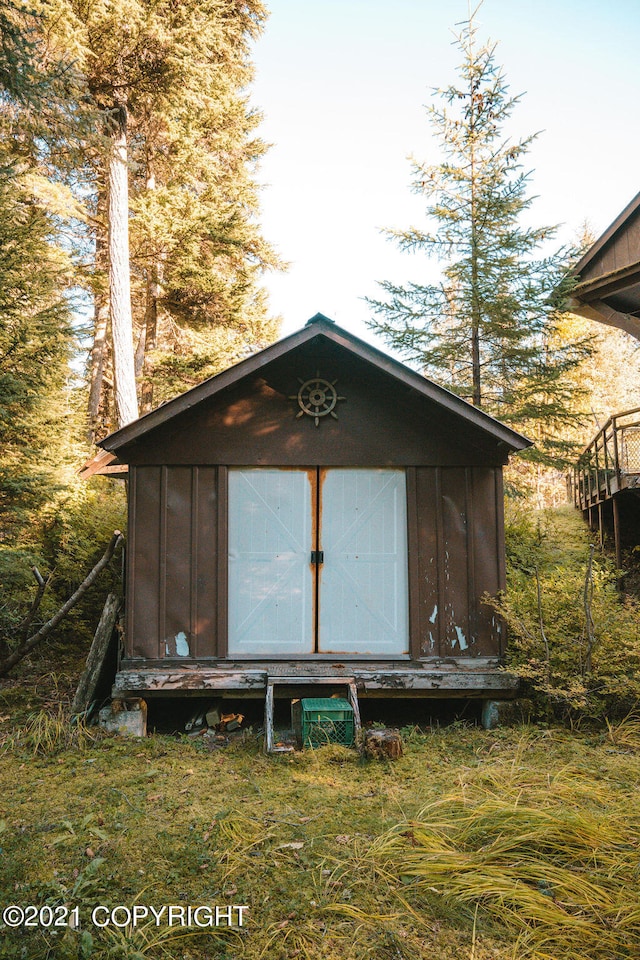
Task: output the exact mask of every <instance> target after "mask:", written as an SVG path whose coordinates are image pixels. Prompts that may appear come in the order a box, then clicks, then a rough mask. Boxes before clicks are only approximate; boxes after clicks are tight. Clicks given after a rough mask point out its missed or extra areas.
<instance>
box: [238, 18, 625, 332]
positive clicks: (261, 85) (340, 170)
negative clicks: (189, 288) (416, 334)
mask: <svg viewBox="0 0 640 960" xmlns="http://www.w3.org/2000/svg"><path fill="white" fill-rule="evenodd" d="M267 5H268V7H269V9H270V17H269V19H268V21H267V23H266V27H265V30H264V33H263V35H262V37H261V38H260V39H259V40H258V41H257V43H256V44H255V47H254V53H253V61H254V64H255V68H256V78H255V82H254V84H253V87H252V96H251V101H252V103H253V105H254V106H256V107H257V108H258V109H260V110H261V111H262V113H263V116H264V120H263V123H262V125H261V127H260V135H261V136H262V138H263V139H264V140H266V141H267V142H268V143H270V144H271V145H272V146H271V149H270V150H269V152H268V154H267V155H266V157H265V158H264V160H263V161H262V165H261V169H260V175H259V179H260V181H261V183H262V184H263V189H262V194H261V196H262V216H261V223H262V227H263V233H264V236H265V237H266V239H267V240H269V241H270V242H271V243H272V244H273V245H274V246H275V247H276V249H277V250H278V252H279V254H280V256H281V257H282V258H283V259H284V260H286V261H287V262H288V263H289V269H288V271H287V272H285V273H281V274H272V275H270V276H268V277H267V280H266V287H267V289H268V291H269V295H270V302H271V308H272V311H273V312H274V313H277V314H280V315H281V316H282V318H283V325H282V334H283V335H285V334H288V333H291V332H293V331H294V330H297V329H299V328H300V327H302V326H303V325H304V323H305V322H306V321H307V320H308V319H309V317H311V316H312V315H313V314H315V313H317V312H320V313H324V314H325V315H326V316H329V317H331V318H332V319H334V320H335V321H336V322H337V323H339V324H340V325H341V326H343V327H345V328H346V329H347V330H349V331H351V332H352V333H354V334H356V335H357V336H360V337H364V338H365V339H368V340H372V342H377V343H378V345H380V341H376V339H375V337H373V336H372V334H371V333H370V332H369V331H368V328H367V326H366V322H367V319H368V318H369V317H370V316H371V310H370V308H369V307H368V306H367V304H366V303H365V301H364V297H367V296H370V297H374V298H375V297H376V296H377V295H378V294H379V289H378V287H377V283H378V282H379V281H382V280H391V281H393V282H397V283H403V284H404V283H406V282H408V281H410V280H418V281H422V282H424V281H425V280H426V281H428V282H432V281H434V280H436V279H437V275H438V266H437V264H434V263H432V262H431V261H428V260H425V259H424V257H423V256H422V255H421V254H420V253H417V254H407V253H402V252H400V251H399V250H398V249H397V248H396V247H395V246H394V245H393V243H392V242H391V241H389V240H388V239H386V238H385V237H384V235H383V234H382V232H381V231H382V229H383V228H385V227H387V228H405V227H408V226H409V225H412V224H413V225H416V226H420V227H425V226H426V219H425V217H424V207H425V201H424V199H421V198H420V197H418V196H417V195H415V194H413V193H412V192H411V169H410V162H409V159H408V157H409V156H410V155H413V156H415V157H416V159H418V160H421V161H427V162H437V161H438V158H439V155H438V145H437V142H436V141H435V139H434V137H433V134H432V131H431V129H430V127H429V124H428V121H427V115H426V110H425V105H426V104H428V103H430V102H433V94H432V91H433V89H434V88H436V87H444V86H447V85H448V84H450V83H452V82H454V81H455V80H456V67H457V65H458V64H459V61H460V53H459V51H458V50H457V49H456V48H455V46H454V31H455V29H456V26H455V25H456V23H458V24H459V23H460V22H461V21H463V20H465V19H466V18H467V16H468V12H469V7H468V4H467V0H316V2H312V0H267ZM476 22H477V25H478V40H479V41H485V40H488V39H491V40H493V41H495V42H497V44H498V45H497V49H496V62H497V63H498V64H499V65H501V66H502V67H503V69H504V73H505V76H506V80H507V82H508V84H509V91H510V93H511V94H512V95H516V94H521V95H522V99H521V100H520V102H519V103H518V105H517V106H516V107H515V110H514V113H513V115H512V118H511V123H510V128H509V130H508V133H509V135H510V136H511V137H513V139H520V138H522V137H526V136H528V135H530V134H532V133H537V132H539V136H538V137H537V139H536V140H535V142H534V143H533V145H532V147H531V149H530V151H529V154H528V161H529V162H528V164H527V168H528V169H531V170H532V178H531V181H530V194H531V195H532V196H535V197H536V199H535V201H534V203H533V205H532V208H531V213H530V217H531V222H532V223H534V224H535V225H538V226H539V225H543V224H544V225H547V224H549V225H551V224H557V225H559V232H558V241H559V242H571V241H573V240H575V238H576V237H577V236H578V235H579V234H580V232H581V230H582V227H583V224H584V223H585V221H586V222H588V224H589V226H590V228H591V229H592V231H593V232H594V233H595V235H596V236H599V235H600V234H601V233H602V232H603V231H604V230H605V229H606V227H607V226H608V225H609V224H610V223H611V222H612V221H613V220H614V219H615V218H616V216H617V215H618V214H619V213H620V212H621V211H622V209H623V208H624V207H625V206H626V205H627V204H628V203H629V202H630V201H631V200H632V199H633V197H634V196H635V195H636V194H637V193H638V191H639V190H640V170H639V162H638V158H639V157H640V123H639V122H638V120H639V116H638V114H639V104H640V58H639V57H638V49H639V48H640V0H607V2H605V0H485V2H484V3H483V5H482V6H481V8H480V10H479V12H478V14H477V18H476Z"/></svg>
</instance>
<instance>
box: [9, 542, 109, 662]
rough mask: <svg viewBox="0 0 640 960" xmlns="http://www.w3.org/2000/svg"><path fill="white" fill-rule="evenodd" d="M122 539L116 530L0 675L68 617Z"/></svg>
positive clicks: (16, 651)
mask: <svg viewBox="0 0 640 960" xmlns="http://www.w3.org/2000/svg"><path fill="white" fill-rule="evenodd" d="M121 541H122V534H121V533H120V531H119V530H116V531H114V534H113V536H112V538H111V542H110V543H109V546H108V547H107V549H106V550H105V552H104V554H103V556H102V557H101V558H100V559H99V560H98V562H97V563H96V565H95V567H94V568H93V570H91V572H90V573H88V574H87V576H86V577H85V579H84V580H83V581H82V583H81V584H80V586H79V587H78V588H77V590H75V591H74V593H72V594H71V596H70V597H69V599H68V600H67V602H66V603H65V604H63V606H61V607H60V609H59V610H58V612H57V613H56V614H55V615H54V616H53V617H51V619H50V620H48V621H47V622H46V623H44V624H43V625H42V626H41V627H40V629H39V630H38V631H37V633H34V634H33V636H31V637H29V639H28V640H25V642H24V643H22V644H20V646H19V647H18V648H17V650H14V652H13V653H12V654H11V656H9V657H7V659H6V660H4V661H3V662H2V663H0V677H6V675H7V674H8V673H9V671H10V670H12V669H13V668H14V667H15V665H16V664H17V663H20V661H21V660H24V658H25V657H26V656H28V654H30V653H31V651H32V650H33V649H34V647H37V645H38V644H39V643H40V641H41V640H44V638H45V637H48V636H49V634H50V633H51V632H52V630H55V628H56V627H57V626H58V624H59V623H60V621H61V620H63V619H64V618H65V617H66V615H67V614H68V613H69V611H70V610H71V609H72V608H73V607H75V605H76V603H77V602H78V600H80V598H81V597H82V595H83V594H84V593H86V592H87V590H88V589H89V587H90V586H91V585H92V584H93V583H94V582H95V581H96V580H97V578H98V576H99V575H100V573H101V572H102V570H104V568H105V567H106V565H107V564H108V563H109V561H110V560H111V557H112V556H113V554H114V553H115V550H116V547H117V546H118V544H119V543H120V542H121Z"/></svg>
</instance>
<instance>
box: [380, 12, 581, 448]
mask: <svg viewBox="0 0 640 960" xmlns="http://www.w3.org/2000/svg"><path fill="white" fill-rule="evenodd" d="M476 12H477V11H476ZM456 44H457V47H458V49H459V50H460V53H461V55H462V59H461V63H460V65H459V67H458V82H456V83H453V84H451V85H450V86H448V87H445V88H444V89H439V90H436V91H435V92H434V97H435V102H434V103H432V104H431V105H430V106H429V107H428V108H427V112H428V118H429V121H430V124H431V127H432V130H433V133H434V137H435V140H436V142H437V143H438V144H439V146H440V149H441V159H440V161H439V162H438V163H435V164H425V163H420V162H416V161H415V160H414V161H413V177H414V179H413V190H414V192H416V193H418V194H419V195H420V196H422V197H424V198H425V200H426V201H427V208H426V213H427V216H428V218H429V220H430V226H431V229H426V230H425V229H421V228H418V227H412V228H410V229H408V230H392V231H387V233H388V235H389V236H390V237H391V238H393V239H394V240H395V241H396V242H398V243H399V245H400V247H401V248H402V249H404V250H408V251H419V252H423V253H425V254H427V255H428V256H434V257H436V258H438V259H439V260H441V261H442V262H443V263H444V269H443V272H442V280H441V282H440V283H437V284H419V283H411V284H408V285H406V286H399V285H396V284H392V283H388V282H385V283H382V284H381V286H382V288H383V290H384V293H385V295H386V296H385V298H384V299H380V300H374V299H370V300H369V301H368V302H369V304H370V306H371V307H372V309H373V311H374V314H375V318H374V319H372V320H371V323H370V326H371V327H372V329H374V330H376V331H377V332H379V333H381V334H382V335H383V336H384V337H385V338H386V339H387V341H388V342H389V343H390V344H392V345H393V346H394V347H396V348H398V349H399V350H400V351H401V352H402V353H403V354H404V355H405V357H406V358H407V359H408V360H410V361H411V362H413V363H415V364H417V365H419V367H420V368H421V369H422V370H423V371H424V373H425V375H427V376H429V377H431V378H433V379H434V380H436V381H437V382H440V383H441V384H443V385H444V386H446V387H448V388H449V389H451V390H453V391H455V392H456V393H458V394H459V395H461V396H463V397H464V398H465V399H467V400H469V401H470V402H472V403H473V404H474V405H476V406H478V407H482V408H483V409H484V410H485V411H486V412H488V413H490V414H492V415H493V416H496V417H498V418H499V419H501V420H503V421H505V422H508V423H509V424H510V425H512V426H514V427H515V428H517V429H520V430H522V431H523V432H526V431H528V432H529V433H533V434H535V439H536V440H538V441H539V446H538V456H540V457H542V458H543V459H545V460H546V461H547V462H549V463H553V462H559V461H560V460H561V459H562V455H563V451H564V448H565V445H564V443H563V441H562V440H561V439H559V437H558V434H559V433H560V432H561V431H562V428H563V426H564V425H565V424H566V423H567V422H568V420H570V419H571V418H572V417H573V416H574V414H573V412H572V396H571V390H570V384H569V381H567V380H566V379H565V374H566V373H567V372H568V371H569V370H570V369H572V368H573V367H574V366H575V365H576V364H577V363H578V362H580V360H581V359H584V356H585V351H586V350H587V345H586V344H585V343H584V342H581V343H577V344H576V343H569V344H568V343H566V342H564V341H562V339H561V338H560V337H559V336H558V335H557V327H558V323H559V321H560V316H561V314H560V309H561V306H562V303H563V300H564V296H565V294H566V289H567V285H568V281H567V280H566V277H565V274H566V267H567V264H568V258H569V252H568V251H566V250H565V251H563V250H561V251H558V252H556V253H552V254H544V255H543V254H542V253H541V250H542V249H543V248H545V249H546V247H547V245H548V242H549V240H550V239H551V238H552V237H553V234H554V230H555V228H550V227H532V226H527V225H526V224H525V222H524V215H525V214H526V213H527V211H528V210H529V207H530V206H531V202H532V198H531V197H530V196H529V195H528V192H527V191H528V182H529V178H530V174H529V173H528V172H526V171H525V169H524V168H523V161H524V159H525V156H526V154H527V151H528V149H529V147H530V146H531V143H532V141H533V140H534V139H535V136H536V135H533V136H529V137H526V138H525V139H523V140H518V141H512V140H510V139H509V138H508V137H507V136H506V134H505V125H506V124H507V122H508V121H509V118H510V117H511V114H512V112H513V110H514V108H515V107H516V105H517V104H518V101H519V97H514V96H511V95H510V93H509V89H508V86H507V84H506V81H505V77H504V74H503V72H502V70H501V68H500V67H499V66H497V64H496V61H495V49H496V46H495V44H492V43H486V44H481V43H479V42H478V39H477V29H476V24H475V14H473V15H471V16H470V18H469V20H467V21H465V22H464V24H462V29H461V31H460V33H459V34H458V35H457V37H456Z"/></svg>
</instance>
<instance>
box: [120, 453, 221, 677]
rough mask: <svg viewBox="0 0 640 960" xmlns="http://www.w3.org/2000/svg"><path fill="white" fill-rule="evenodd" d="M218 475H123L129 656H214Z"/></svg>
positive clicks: (163, 470) (175, 470) (188, 470)
mask: <svg viewBox="0 0 640 960" xmlns="http://www.w3.org/2000/svg"><path fill="white" fill-rule="evenodd" d="M219 474H220V471H219V470H218V469H217V468H215V467H173V466H172V467H143V468H139V469H135V468H134V469H132V471H131V473H130V492H129V502H130V507H129V531H130V532H129V548H128V557H127V656H129V657H134V658H138V657H144V658H147V659H158V658H159V659H162V658H165V657H178V658H179V659H182V656H180V654H182V653H186V651H187V650H188V656H189V657H211V656H217V653H218V650H217V643H218V633H219V630H218V622H217V617H218V614H219V604H218V578H219V571H220V565H219V563H218V551H219V523H218V512H219V493H218V490H219V486H220V483H219ZM225 562H226V555H225ZM181 634H182V635H184V639H183V638H182V637H181V636H180V635H181ZM177 638H179V639H177Z"/></svg>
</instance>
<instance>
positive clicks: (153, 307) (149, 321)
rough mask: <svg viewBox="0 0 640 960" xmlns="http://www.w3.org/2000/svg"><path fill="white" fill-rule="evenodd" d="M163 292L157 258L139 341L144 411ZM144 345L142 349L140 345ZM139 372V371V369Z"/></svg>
mask: <svg viewBox="0 0 640 960" xmlns="http://www.w3.org/2000/svg"><path fill="white" fill-rule="evenodd" d="M155 189H156V178H155V175H154V173H153V171H152V170H149V173H148V175H147V190H155ZM161 292H162V265H161V263H160V261H159V260H156V261H155V262H154V263H153V264H151V266H149V267H148V268H147V290H146V306H145V315H144V327H143V329H142V332H141V334H140V341H139V343H138V348H139V352H141V353H142V357H141V362H140V370H139V375H143V379H142V384H141V390H140V405H141V407H142V412H143V413H148V412H149V411H150V410H151V409H152V407H153V380H152V379H151V375H152V372H153V370H152V364H151V362H150V361H149V356H148V354H149V352H150V351H152V350H155V349H156V347H157V345H158V300H159V298H160V294H161ZM141 345H143V347H142V350H140V346H141ZM137 372H138V371H137Z"/></svg>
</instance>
